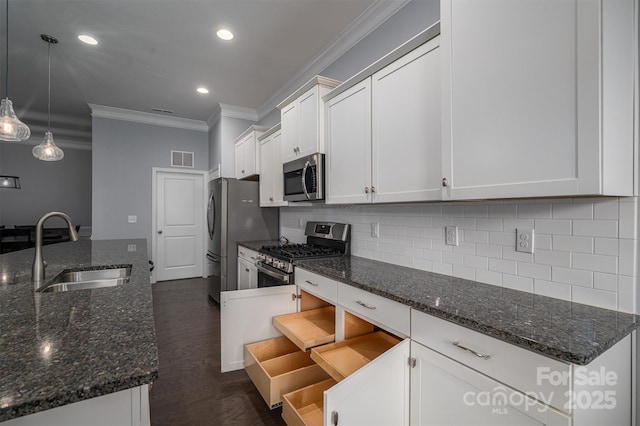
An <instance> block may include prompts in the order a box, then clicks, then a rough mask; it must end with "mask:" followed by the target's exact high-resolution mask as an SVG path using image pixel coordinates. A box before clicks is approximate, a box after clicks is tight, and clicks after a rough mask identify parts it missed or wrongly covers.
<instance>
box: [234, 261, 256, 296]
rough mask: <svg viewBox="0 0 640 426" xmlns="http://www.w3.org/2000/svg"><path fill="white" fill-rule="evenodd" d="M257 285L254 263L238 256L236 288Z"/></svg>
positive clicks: (248, 287) (245, 288)
mask: <svg viewBox="0 0 640 426" xmlns="http://www.w3.org/2000/svg"><path fill="white" fill-rule="evenodd" d="M256 287H258V272H257V269H256V267H255V265H254V264H252V263H251V262H249V261H247V260H245V259H242V258H238V290H247V289H250V288H256Z"/></svg>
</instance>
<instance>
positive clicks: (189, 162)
mask: <svg viewBox="0 0 640 426" xmlns="http://www.w3.org/2000/svg"><path fill="white" fill-rule="evenodd" d="M171 167H189V168H192V169H193V152H186V151H171Z"/></svg>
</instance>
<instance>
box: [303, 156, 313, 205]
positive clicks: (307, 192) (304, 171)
mask: <svg viewBox="0 0 640 426" xmlns="http://www.w3.org/2000/svg"><path fill="white" fill-rule="evenodd" d="M310 165H311V163H309V161H307V162H306V163H304V167H303V168H302V190H303V191H304V195H305V196H306V197H307V200H310V199H311V196H310V195H309V191H307V180H306V177H307V169H308V168H309V166H310Z"/></svg>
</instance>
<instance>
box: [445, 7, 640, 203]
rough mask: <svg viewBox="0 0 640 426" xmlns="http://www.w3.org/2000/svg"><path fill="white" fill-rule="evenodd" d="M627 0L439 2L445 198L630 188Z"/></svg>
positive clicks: (609, 192)
mask: <svg viewBox="0 0 640 426" xmlns="http://www.w3.org/2000/svg"><path fill="white" fill-rule="evenodd" d="M632 3H633V2H632V1H630V0H622V1H602V2H601V1H598V0H574V1H557V2H555V1H554V2H547V1H540V0H522V1H517V2H509V1H495V0H494V1H482V2H475V1H465V0H444V1H443V2H442V6H441V15H442V16H441V17H442V20H441V24H442V35H441V37H442V59H443V60H442V64H443V74H442V78H443V86H442V87H443V92H442V96H443V101H442V112H443V120H442V126H443V127H442V128H443V152H442V158H443V178H445V179H446V180H447V182H446V183H447V186H446V187H444V188H443V194H442V197H443V199H474V198H500V197H534V196H556V195H575V194H604V193H607V195H625V194H628V195H632V193H633V164H632V161H630V158H632V157H633V142H632V139H633V137H632V136H631V133H632V132H631V131H630V130H628V129H630V128H631V127H632V125H631V124H630V121H631V119H630V118H629V117H628V112H627V111H631V110H632V107H631V104H632V103H633V101H632V99H631V97H632V96H631V93H632V91H633V90H632V87H633V77H632V71H630V70H632V65H630V61H632V60H631V59H630V58H631V57H632V56H633V55H632V54H631V53H630V52H632V51H633V49H632V48H631V45H632V41H633V35H632V34H633V30H632V28H633V24H632V23H631V21H632V20H633V18H632V16H631V15H633V12H632V9H633V8H632ZM625 10H627V12H625ZM541 23H544V24H543V27H544V30H542V27H541ZM601 30H602V32H601ZM611 30H613V31H611ZM625 32H626V34H625ZM607 40H609V41H607ZM607 43H611V48H606V45H607ZM614 45H615V47H614ZM603 46H604V47H603ZM603 52H604V53H603ZM636 53H637V48H636ZM625 58H626V59H625ZM614 62H615V64H614ZM610 64H611V66H610ZM625 87H626V89H625ZM607 129H610V130H611V131H612V132H614V133H615V132H616V131H617V130H621V133H620V134H619V135H618V136H616V137H609V136H608V135H609V134H608V133H607V132H608V131H607ZM625 129H627V130H625ZM603 173H607V174H610V175H611V178H610V179H609V180H607V181H605V180H604V179H603V176H604V175H603ZM614 176H615V177H614ZM610 182H617V184H615V185H613V187H612V186H608V185H611V184H610ZM443 185H444V182H443Z"/></svg>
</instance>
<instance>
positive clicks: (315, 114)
mask: <svg viewBox="0 0 640 426" xmlns="http://www.w3.org/2000/svg"><path fill="white" fill-rule="evenodd" d="M318 90H319V88H318V86H314V87H312V88H311V89H309V90H308V91H307V92H305V93H304V94H303V95H302V96H300V98H299V99H298V100H297V101H296V103H297V104H298V142H297V144H296V147H297V148H298V156H302V157H304V156H305V155H311V154H315V153H316V152H322V151H321V150H320V149H319V144H320V142H319V136H320V133H319V124H320V123H319V122H318V118H319V102H320V100H319V99H318Z"/></svg>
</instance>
